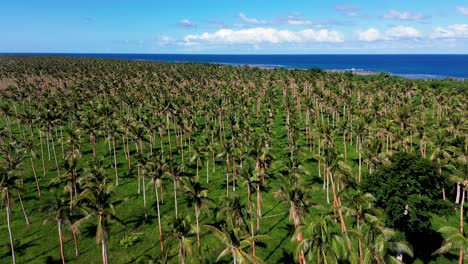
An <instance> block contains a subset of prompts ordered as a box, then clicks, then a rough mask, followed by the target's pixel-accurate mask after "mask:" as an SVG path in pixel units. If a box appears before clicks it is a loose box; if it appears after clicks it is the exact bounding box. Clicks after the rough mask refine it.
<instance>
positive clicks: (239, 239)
mask: <svg viewBox="0 0 468 264" xmlns="http://www.w3.org/2000/svg"><path fill="white" fill-rule="evenodd" d="M205 228H206V229H208V231H210V232H211V233H213V234H214V235H215V236H216V238H218V239H219V240H220V241H221V242H222V243H223V244H224V246H225V248H224V250H223V251H222V252H221V253H220V254H219V255H218V258H217V261H218V260H219V259H221V258H222V257H224V256H226V255H227V254H231V255H232V258H233V260H234V264H241V263H246V262H248V261H250V262H253V263H263V261H262V260H261V259H259V258H258V257H255V256H252V255H250V254H248V253H247V252H245V250H244V249H245V248H248V247H249V246H250V245H251V244H252V241H261V240H265V239H267V238H268V236H265V235H256V236H253V237H252V236H249V235H243V234H242V231H241V229H240V228H232V229H227V230H223V231H221V230H219V229H218V228H216V227H214V226H211V225H205Z"/></svg>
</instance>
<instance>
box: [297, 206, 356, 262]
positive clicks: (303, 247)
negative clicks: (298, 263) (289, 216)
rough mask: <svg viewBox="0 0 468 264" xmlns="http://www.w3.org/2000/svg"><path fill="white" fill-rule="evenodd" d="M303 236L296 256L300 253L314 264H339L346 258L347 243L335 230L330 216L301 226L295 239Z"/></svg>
mask: <svg viewBox="0 0 468 264" xmlns="http://www.w3.org/2000/svg"><path fill="white" fill-rule="evenodd" d="M298 236H303V239H302V241H300V242H299V244H298V245H297V248H296V255H297V256H300V255H301V254H300V252H304V255H305V256H306V257H307V259H308V260H311V261H312V263H319V264H321V263H337V262H338V261H339V260H343V259H345V257H346V252H347V250H346V243H345V241H344V239H343V237H342V236H341V234H340V233H339V232H338V231H337V230H336V229H335V223H334V221H333V218H332V217H331V216H330V215H326V216H323V217H321V219H320V220H318V221H314V222H311V223H308V224H306V225H305V226H300V227H299V228H298V229H297V230H296V232H295V233H294V236H293V239H295V240H296V239H297V237H298Z"/></svg>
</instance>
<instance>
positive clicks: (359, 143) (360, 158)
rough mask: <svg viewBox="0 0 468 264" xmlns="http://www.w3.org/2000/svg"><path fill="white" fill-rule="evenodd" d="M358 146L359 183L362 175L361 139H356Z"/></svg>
mask: <svg viewBox="0 0 468 264" xmlns="http://www.w3.org/2000/svg"><path fill="white" fill-rule="evenodd" d="M358 145H359V174H358V182H361V175H362V138H361V137H360V136H359V137H358Z"/></svg>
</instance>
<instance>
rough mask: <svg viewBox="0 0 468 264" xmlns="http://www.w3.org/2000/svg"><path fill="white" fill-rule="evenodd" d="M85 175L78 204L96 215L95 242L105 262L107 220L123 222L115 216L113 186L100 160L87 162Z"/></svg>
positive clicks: (105, 263)
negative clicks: (87, 166) (99, 246)
mask: <svg viewBox="0 0 468 264" xmlns="http://www.w3.org/2000/svg"><path fill="white" fill-rule="evenodd" d="M89 165H90V166H89V169H88V172H87V175H86V177H84V178H83V179H81V181H82V184H81V186H82V187H83V192H82V193H81V194H80V197H79V204H80V205H81V206H82V207H83V208H84V209H85V210H87V212H88V213H89V214H90V215H92V216H94V217H97V220H98V222H97V232H96V242H97V243H98V244H101V251H102V262H103V264H107V263H108V262H107V240H108V236H109V222H110V221H116V222H118V223H120V224H123V222H122V221H121V220H120V219H119V218H117V217H116V216H115V213H114V204H113V200H112V198H113V197H114V192H113V188H114V186H113V185H112V184H111V183H110V179H109V178H108V176H107V174H106V171H105V169H104V168H103V166H102V161H101V160H99V159H98V160H94V161H92V162H91V163H90V164H89Z"/></svg>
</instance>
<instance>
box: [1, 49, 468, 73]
mask: <svg viewBox="0 0 468 264" xmlns="http://www.w3.org/2000/svg"><path fill="white" fill-rule="evenodd" d="M10 55H11V54H10ZM16 55H47V56H50V55H53V56H70V57H92V58H114V59H127V60H149V61H163V62H207V63H219V64H229V65H250V66H258V67H268V68H291V69H293V68H294V69H309V68H321V69H326V70H349V71H363V72H387V73H389V74H391V75H396V76H400V77H404V78H408V79H443V78H457V79H468V55H209V54H206V55H198V54H124V53H120V54H110V53H31V54H26V53H22V54H16Z"/></svg>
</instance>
